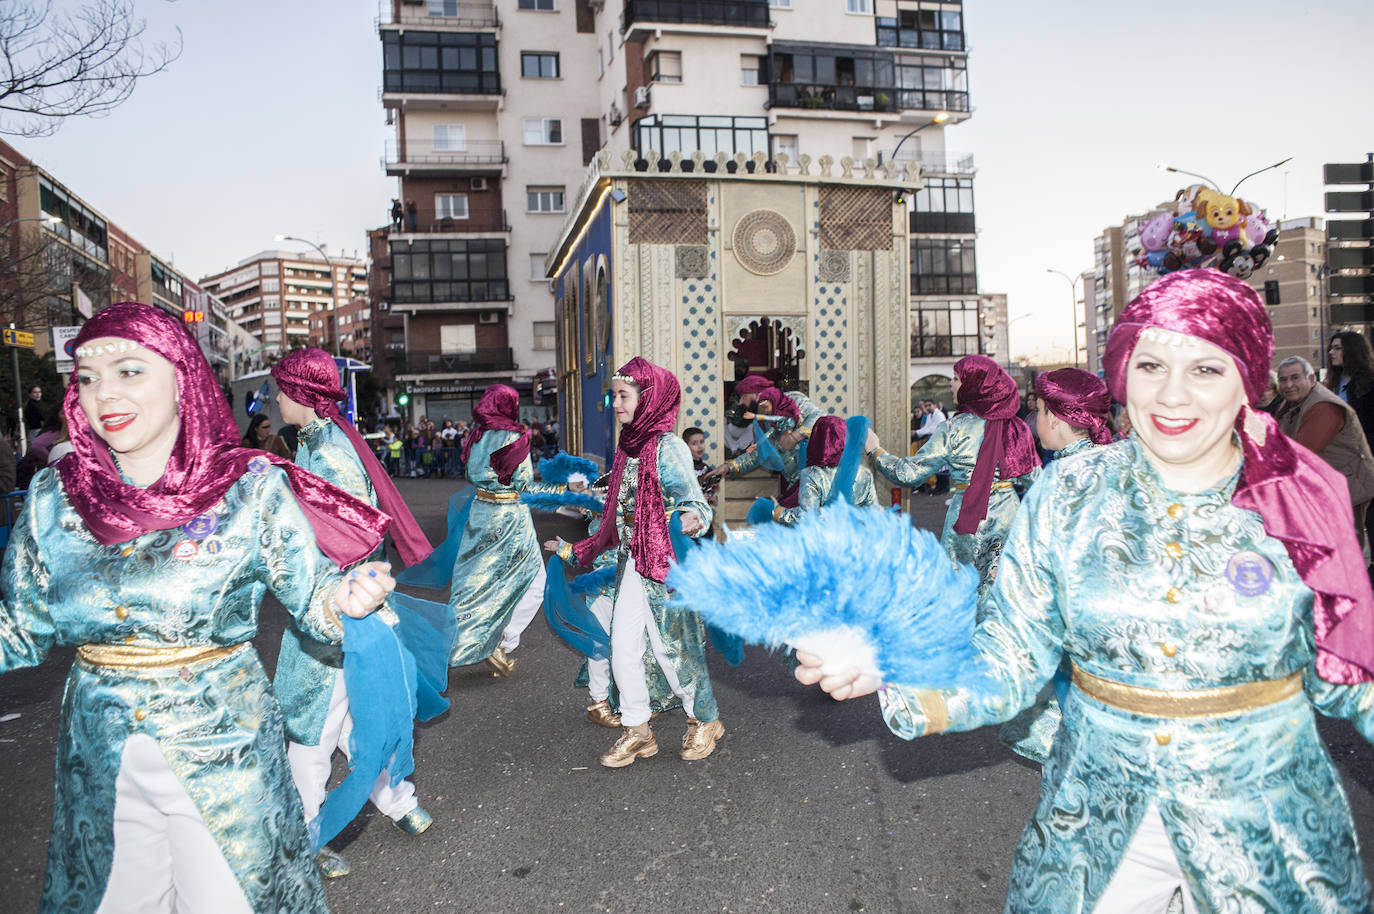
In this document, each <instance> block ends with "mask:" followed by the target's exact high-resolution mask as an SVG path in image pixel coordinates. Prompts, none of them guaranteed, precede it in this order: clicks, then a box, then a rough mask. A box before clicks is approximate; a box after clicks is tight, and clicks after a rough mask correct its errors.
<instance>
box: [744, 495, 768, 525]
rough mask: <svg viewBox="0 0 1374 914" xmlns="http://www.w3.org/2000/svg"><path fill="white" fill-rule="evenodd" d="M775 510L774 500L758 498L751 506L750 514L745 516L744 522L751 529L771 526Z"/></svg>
mask: <svg viewBox="0 0 1374 914" xmlns="http://www.w3.org/2000/svg"><path fill="white" fill-rule="evenodd" d="M773 508H774V504H773V499H771V498H756V499H754V503H753V504H752V505H750V506H749V513H748V514H746V515H745V516H744V522H745V523H746V524H748V525H749V526H751V527H757V526H759V525H760V524H771V523H772V522H773Z"/></svg>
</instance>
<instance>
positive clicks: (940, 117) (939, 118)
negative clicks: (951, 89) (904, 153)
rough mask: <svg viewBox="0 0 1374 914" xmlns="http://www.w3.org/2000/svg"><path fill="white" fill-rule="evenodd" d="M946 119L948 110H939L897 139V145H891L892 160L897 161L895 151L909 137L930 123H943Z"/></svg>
mask: <svg viewBox="0 0 1374 914" xmlns="http://www.w3.org/2000/svg"><path fill="white" fill-rule="evenodd" d="M947 120H949V112H948V111H940V112H937V113H936V115H935V116H934V117H933V118H931V119H930V120H928V121H926V122H925V123H924V124H922V125H921V126H919V127H917V128H916V129H915V130H913V131H911V132H910V133H908V134H907V135H906V136H904V137H902V138H901V139H900V140H898V141H897V145H896V146H894V147H892V161H894V162H896V161H897V152H898V150H900V149H901V148H902V144H903V143H905V142H906V141H907V140H909V139H911V138H912V137H913V136H915V135H916V134H918V133H920V132H921V131H922V130H924V129H926V128H927V127H929V126H930V125H931V124H943V123H944V122H945V121H947Z"/></svg>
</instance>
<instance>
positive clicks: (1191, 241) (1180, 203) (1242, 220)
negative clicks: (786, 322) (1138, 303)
mask: <svg viewBox="0 0 1374 914" xmlns="http://www.w3.org/2000/svg"><path fill="white" fill-rule="evenodd" d="M1139 231H1140V247H1141V250H1140V251H1138V252H1137V253H1136V258H1135V260H1136V263H1137V264H1139V265H1140V266H1142V267H1145V268H1146V269H1150V270H1154V271H1155V272H1157V273H1158V274H1159V275H1161V276H1163V275H1165V274H1167V273H1172V272H1174V271H1175V270H1182V269H1197V268H1201V267H1215V268H1217V269H1218V270H1222V271H1223V272H1226V273H1230V274H1231V275H1232V276H1235V277H1236V278H1238V279H1245V278H1247V277H1248V276H1249V275H1250V274H1251V273H1252V272H1253V271H1254V270H1256V269H1257V268H1258V267H1259V266H1260V265H1261V264H1263V263H1264V262H1265V261H1266V260H1268V259H1269V255H1270V253H1271V252H1272V250H1273V246H1274V241H1275V239H1277V238H1278V236H1279V231H1278V229H1276V228H1274V227H1272V226H1271V225H1270V224H1269V220H1268V219H1267V218H1265V215H1264V211H1263V210H1261V209H1259V208H1258V207H1255V206H1254V205H1253V204H1250V203H1247V202H1245V201H1244V200H1241V199H1240V198H1238V197H1232V196H1230V195H1228V194H1224V193H1222V192H1221V191H1220V190H1217V189H1216V188H1213V187H1208V186H1207V185H1205V184H1194V185H1192V186H1191V187H1185V188H1183V189H1182V190H1180V191H1179V192H1178V193H1177V194H1175V195H1174V205H1173V207H1172V208H1170V209H1168V210H1165V211H1164V212H1162V213H1158V214H1157V215H1155V216H1152V217H1151V218H1149V219H1148V220H1146V221H1144V222H1142V223H1140V226H1139Z"/></svg>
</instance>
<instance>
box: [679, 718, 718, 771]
mask: <svg viewBox="0 0 1374 914" xmlns="http://www.w3.org/2000/svg"><path fill="white" fill-rule="evenodd" d="M724 735H725V725H724V724H722V723H721V722H720V721H718V720H707V721H701V720H697V719H696V718H695V717H689V718H687V732H686V733H684V734H683V735H682V751H681V752H679V753H678V755H680V756H682V758H684V759H686V760H687V761H689V762H695V761H698V760H700V759H704V758H706V756H708V755H710V754H711V753H712V752H715V751H716V740H718V739H720V738H721V737H722V736H724Z"/></svg>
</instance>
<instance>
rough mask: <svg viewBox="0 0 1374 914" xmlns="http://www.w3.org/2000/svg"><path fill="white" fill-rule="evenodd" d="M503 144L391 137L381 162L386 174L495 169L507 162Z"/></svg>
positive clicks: (494, 170) (497, 169)
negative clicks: (397, 138) (396, 138)
mask: <svg viewBox="0 0 1374 914" xmlns="http://www.w3.org/2000/svg"><path fill="white" fill-rule="evenodd" d="M506 161H507V159H506V144H505V143H503V142H502V141H501V140H467V141H466V142H464V143H461V144H455V143H452V142H449V143H436V142H434V141H433V140H407V141H406V142H404V143H402V142H401V141H400V140H391V141H389V142H388V143H387V144H386V156H385V158H384V159H383V163H384V164H385V166H386V173H387V174H389V175H393V176H397V175H406V174H410V173H412V172H425V173H427V174H443V173H448V172H454V173H459V172H461V173H467V172H498V171H500V167H501V166H502V165H504V164H505V163H506Z"/></svg>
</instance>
